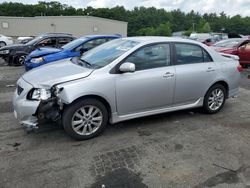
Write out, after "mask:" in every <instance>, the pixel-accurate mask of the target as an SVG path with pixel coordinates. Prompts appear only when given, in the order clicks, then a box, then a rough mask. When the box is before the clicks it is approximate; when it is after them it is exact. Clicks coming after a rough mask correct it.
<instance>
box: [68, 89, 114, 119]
mask: <svg viewBox="0 0 250 188" xmlns="http://www.w3.org/2000/svg"><path fill="white" fill-rule="evenodd" d="M83 99H96V100H98V101H100V102H102V103H103V104H104V106H105V107H106V108H107V111H108V115H109V117H110V116H111V114H112V109H111V106H110V103H109V102H108V101H107V100H106V99H105V98H104V97H101V96H99V95H96V94H90V95H84V96H81V97H78V98H76V99H74V100H73V101H72V102H71V103H70V104H72V103H75V102H77V101H79V100H83ZM70 104H67V105H70Z"/></svg>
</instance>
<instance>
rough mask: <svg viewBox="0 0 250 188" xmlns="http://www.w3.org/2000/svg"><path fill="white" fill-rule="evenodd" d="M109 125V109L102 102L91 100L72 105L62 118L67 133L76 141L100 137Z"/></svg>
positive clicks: (83, 100)
mask: <svg viewBox="0 0 250 188" xmlns="http://www.w3.org/2000/svg"><path fill="white" fill-rule="evenodd" d="M91 109H92V110H91ZM90 111H91V113H90ZM83 112H85V115H84V113H83ZM95 113H96V114H95ZM91 114H92V116H91ZM94 119H95V120H94ZM107 123H108V111H107V108H106V107H105V105H104V104H103V103H102V102H100V101H98V100H96V99H91V98H89V99H81V100H78V101H76V102H74V103H72V104H71V105H70V106H68V107H66V109H65V110H64V112H63V116H62V125H63V128H64V130H65V132H66V133H67V134H68V135H69V136H70V137H72V138H73V139H75V140H87V139H90V138H94V137H96V136H98V135H99V134H100V133H101V132H103V131H104V129H105V127H106V125H107ZM73 124H74V125H73ZM91 130H92V131H91Z"/></svg>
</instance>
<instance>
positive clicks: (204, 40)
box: [197, 38, 216, 46]
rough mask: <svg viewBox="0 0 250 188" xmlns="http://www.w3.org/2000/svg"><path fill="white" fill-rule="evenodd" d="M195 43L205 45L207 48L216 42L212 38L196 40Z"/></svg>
mask: <svg viewBox="0 0 250 188" xmlns="http://www.w3.org/2000/svg"><path fill="white" fill-rule="evenodd" d="M197 41H199V42H201V43H203V44H206V45H207V46H212V45H213V44H214V43H215V42H216V40H215V39H214V38H207V39H198V40H197Z"/></svg>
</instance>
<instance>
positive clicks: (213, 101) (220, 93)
mask: <svg viewBox="0 0 250 188" xmlns="http://www.w3.org/2000/svg"><path fill="white" fill-rule="evenodd" d="M216 94H217V95H216ZM225 100H226V89H225V87H224V86H223V85H221V84H215V85H213V86H212V87H211V88H209V90H208V91H207V93H206V95H205V98H204V102H203V110H204V112H205V113H207V114H215V113H217V112H219V111H220V110H221V109H222V108H223V106H224V104H225Z"/></svg>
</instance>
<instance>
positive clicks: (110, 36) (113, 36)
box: [84, 35, 121, 38]
mask: <svg viewBox="0 0 250 188" xmlns="http://www.w3.org/2000/svg"><path fill="white" fill-rule="evenodd" d="M84 37H87V38H120V37H121V35H86V36H84Z"/></svg>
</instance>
